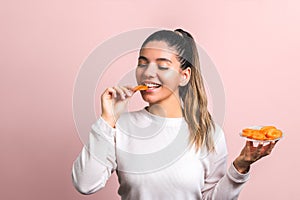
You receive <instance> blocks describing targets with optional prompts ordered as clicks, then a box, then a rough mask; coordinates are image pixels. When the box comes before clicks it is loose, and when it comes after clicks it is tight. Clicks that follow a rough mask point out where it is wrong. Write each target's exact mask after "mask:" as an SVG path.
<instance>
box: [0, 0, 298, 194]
mask: <svg viewBox="0 0 300 200" xmlns="http://www.w3.org/2000/svg"><path fill="white" fill-rule="evenodd" d="M180 2H181V3H177V2H176V1H170V0H164V1H158V0H151V1H145V0H141V1H138V0H126V1H125V0H110V1H109V0H106V1H94V0H91V1H78V0H73V1H58V0H53V1H37V0H35V1H34V0H32V1H20V0H19V1H6V2H1V3H0V4H1V5H0V25H1V37H0V44H1V45H0V51H1V52H0V65H1V68H0V70H1V71H0V74H1V79H0V82H1V84H0V91H1V104H0V110H1V125H0V131H1V136H0V137H1V138H0V141H1V145H0V157H1V164H0V173H1V178H0V186H1V192H0V199H5V200H12V199H14V200H15V199H43V200H53V199H57V200H66V199H72V200H76V199H89V200H92V199H112V200H114V199H120V198H119V197H118V195H117V188H118V182H117V179H116V176H115V175H113V176H112V178H111V179H110V180H109V182H108V183H107V186H106V187H105V188H104V189H103V190H101V191H99V192H98V193H96V194H94V195H90V196H83V195H81V194H79V193H78V192H76V191H75V189H74V188H73V186H72V183H71V166H72V162H73V160H74V159H75V158H76V156H77V155H78V154H79V152H80V150H81V148H82V143H81V141H80V139H79V137H78V135H77V132H76V129H75V125H74V121H73V115H72V92H73V85H74V82H75V79H76V75H77V73H78V71H79V69H80V66H81V64H82V63H83V61H84V60H85V59H86V58H87V56H88V55H89V53H90V52H91V51H92V50H93V49H94V48H95V47H96V46H97V45H99V44H100V43H101V42H104V41H105V40H107V39H108V38H110V37H112V36H113V35H117V34H119V33H121V32H124V31H129V30H132V29H137V28H142V27H164V28H170V29H174V28H178V27H182V28H184V29H186V30H188V31H190V32H191V33H192V34H193V35H194V37H195V38H196V40H197V42H198V44H200V45H201V46H202V47H203V48H204V49H205V50H206V52H207V53H208V55H209V56H210V57H211V58H212V60H213V61H214V63H215V65H216V67H217V69H218V71H219V73H220V75H221V78H222V81H223V84H224V87H225V94H226V116H225V117H226V119H225V123H224V131H225V133H226V137H227V142H228V150H229V155H230V156H229V162H230V161H232V160H233V159H234V158H235V156H237V155H238V153H239V152H240V149H241V148H242V146H243V145H244V141H243V140H242V139H241V138H240V137H239V136H238V132H239V130H240V129H241V128H243V127H245V126H249V125H256V124H274V125H276V126H278V127H279V128H281V129H282V130H283V131H284V133H285V138H284V139H283V140H282V141H280V142H279V143H278V145H277V147H276V149H274V151H273V152H272V155H271V156H270V157H267V158H265V159H263V160H261V161H260V162H258V163H256V164H254V165H253V167H252V170H251V180H250V181H249V182H248V183H247V184H246V186H245V188H244V189H243V191H242V193H241V195H240V199H242V200H250V199H254V198H256V199H273V200H282V199H289V200H293V199H299V196H300V190H299V189H298V187H297V185H298V183H297V182H298V179H299V178H300V171H299V170H298V169H299V168H300V161H299V159H298V158H299V155H298V152H299V150H300V145H299V144H298V140H299V139H300V136H299V133H298V130H299V128H298V125H299V115H300V106H299V97H300V93H299V89H300V86H299V73H300V70H299V67H300V59H299V52H300V39H299V35H300V28H299V27H300V12H299V8H300V3H299V1H297V0H281V1H279V0H219V1H216V0H210V1H208V0H206V1H204V0H202V1H199V0H185V1H180Z"/></svg>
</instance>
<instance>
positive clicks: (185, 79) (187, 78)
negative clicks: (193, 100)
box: [179, 67, 192, 86]
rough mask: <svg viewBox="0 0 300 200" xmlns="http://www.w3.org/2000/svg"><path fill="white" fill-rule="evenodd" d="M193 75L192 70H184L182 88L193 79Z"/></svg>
mask: <svg viewBox="0 0 300 200" xmlns="http://www.w3.org/2000/svg"><path fill="white" fill-rule="evenodd" d="M191 74H192V69H191V68H190V67H187V68H186V69H184V70H182V71H181V72H180V76H181V77H180V83H179V85H180V86H186V85H187V84H188V83H189V81H190V78H191Z"/></svg>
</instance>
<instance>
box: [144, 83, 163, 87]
mask: <svg viewBox="0 0 300 200" xmlns="http://www.w3.org/2000/svg"><path fill="white" fill-rule="evenodd" d="M145 85H146V86H148V87H159V86H160V85H159V84H156V83H145Z"/></svg>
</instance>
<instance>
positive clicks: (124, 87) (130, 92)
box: [120, 86, 133, 97]
mask: <svg viewBox="0 0 300 200" xmlns="http://www.w3.org/2000/svg"><path fill="white" fill-rule="evenodd" d="M120 88H121V89H122V90H123V91H124V93H125V94H126V96H128V97H131V96H132V94H133V92H132V91H131V89H130V87H129V86H120Z"/></svg>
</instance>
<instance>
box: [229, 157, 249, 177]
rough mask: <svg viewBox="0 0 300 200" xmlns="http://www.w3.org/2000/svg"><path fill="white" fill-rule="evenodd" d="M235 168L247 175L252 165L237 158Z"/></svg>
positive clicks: (234, 163) (234, 162)
mask: <svg viewBox="0 0 300 200" xmlns="http://www.w3.org/2000/svg"><path fill="white" fill-rule="evenodd" d="M233 166H234V167H235V168H236V170H237V171H238V172H239V173H241V174H246V173H248V172H249V170H250V164H248V163H246V162H244V161H243V159H241V158H240V157H237V158H236V159H235V160H234V161H233Z"/></svg>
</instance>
